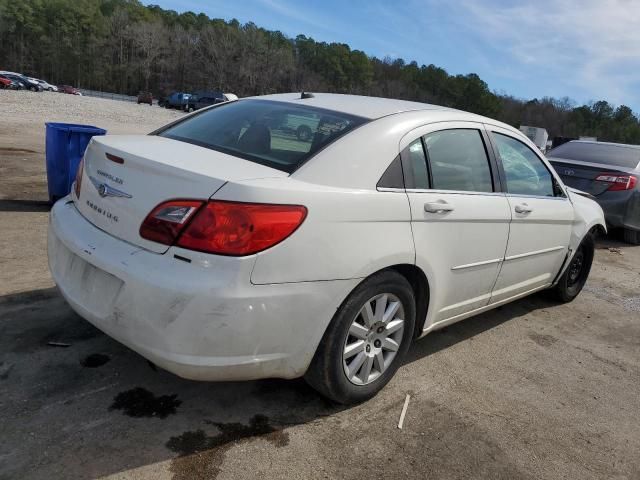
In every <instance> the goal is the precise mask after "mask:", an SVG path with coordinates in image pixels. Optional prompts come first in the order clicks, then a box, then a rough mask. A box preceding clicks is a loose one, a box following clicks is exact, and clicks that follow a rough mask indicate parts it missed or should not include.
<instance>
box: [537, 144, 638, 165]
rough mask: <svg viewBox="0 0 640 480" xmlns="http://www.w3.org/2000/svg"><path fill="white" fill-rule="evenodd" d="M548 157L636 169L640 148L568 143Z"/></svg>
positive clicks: (552, 151) (554, 150) (557, 148)
mask: <svg viewBox="0 0 640 480" xmlns="http://www.w3.org/2000/svg"><path fill="white" fill-rule="evenodd" d="M547 156H548V157H557V158H566V159H567V160H579V161H581V162H589V163H603V164H605V165H613V166H617V167H626V168H636V167H637V166H638V163H640V148H632V147H624V146H619V145H606V144H602V143H580V142H568V143H565V144H562V145H560V146H559V147H556V148H554V149H553V150H551V151H550V152H549V153H547Z"/></svg>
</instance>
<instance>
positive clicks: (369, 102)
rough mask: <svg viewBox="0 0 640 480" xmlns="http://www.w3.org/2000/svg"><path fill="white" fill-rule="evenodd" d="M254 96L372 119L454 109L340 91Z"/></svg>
mask: <svg viewBox="0 0 640 480" xmlns="http://www.w3.org/2000/svg"><path fill="white" fill-rule="evenodd" d="M253 98H259V99H260V100H273V101H278V102H288V103H293V104H297V105H309V106H310V107H317V108H325V109H327V110H333V111H335V112H342V113H347V114H349V115H355V116H358V117H363V118H368V119H370V120H374V119H377V118H381V117H385V116H387V115H392V114H394V113H401V112H409V111H415V110H452V109H449V108H447V107H441V106H439V105H431V104H428V103H420V102H410V101H407V100H395V99H392V98H381V97H367V96H364V95H345V94H339V93H315V92H314V93H313V97H309V98H301V94H300V93H299V92H296V93H278V94H274V95H261V96H259V97H253Z"/></svg>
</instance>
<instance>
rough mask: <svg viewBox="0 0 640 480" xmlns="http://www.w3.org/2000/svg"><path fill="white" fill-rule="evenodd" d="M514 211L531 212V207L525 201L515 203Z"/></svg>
mask: <svg viewBox="0 0 640 480" xmlns="http://www.w3.org/2000/svg"><path fill="white" fill-rule="evenodd" d="M515 211H516V213H531V212H533V208H531V207H530V206H529V205H527V204H526V203H523V204H521V205H516V208H515Z"/></svg>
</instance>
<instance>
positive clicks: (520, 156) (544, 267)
mask: <svg viewBox="0 0 640 480" xmlns="http://www.w3.org/2000/svg"><path fill="white" fill-rule="evenodd" d="M487 129H488V130H489V134H490V136H491V140H492V144H493V147H494V150H495V153H496V156H497V158H498V160H499V166H500V172H501V176H502V178H503V180H504V182H503V183H504V185H505V187H506V191H507V200H508V202H509V207H510V209H511V217H512V220H511V225H510V228H509V244H508V246H507V251H506V254H505V258H504V262H503V264H502V267H501V269H500V275H499V276H498V280H497V282H496V285H495V287H494V290H493V294H492V297H491V302H492V303H494V302H499V301H501V300H505V299H508V298H511V297H515V296H517V295H520V294H525V293H527V292H530V291H532V290H534V289H537V288H540V287H544V286H546V285H550V284H551V283H552V281H553V279H554V277H555V276H556V274H557V273H558V271H559V270H560V267H561V265H562V263H563V261H564V259H565V257H566V255H567V251H568V245H569V239H570V236H571V225H572V223H573V218H574V213H573V206H572V204H571V202H570V201H569V199H568V198H567V197H566V195H565V193H564V191H563V190H562V188H561V187H560V184H559V182H558V181H557V180H556V179H555V177H554V175H553V174H552V171H551V169H550V168H549V167H548V166H547V165H546V164H545V162H544V160H543V159H542V157H541V155H539V154H538V153H537V151H536V150H537V149H535V147H532V145H529V144H527V142H525V140H524V139H523V138H522V137H520V136H519V135H517V134H515V133H513V132H511V131H510V130H507V129H503V128H500V127H494V126H492V125H488V126H487Z"/></svg>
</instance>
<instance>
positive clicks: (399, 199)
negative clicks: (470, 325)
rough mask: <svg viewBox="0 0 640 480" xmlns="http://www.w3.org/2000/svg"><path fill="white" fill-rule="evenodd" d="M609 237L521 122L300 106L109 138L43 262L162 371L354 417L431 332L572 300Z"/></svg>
mask: <svg viewBox="0 0 640 480" xmlns="http://www.w3.org/2000/svg"><path fill="white" fill-rule="evenodd" d="M291 125H296V126H299V125H305V126H306V127H308V128H309V129H310V130H311V132H312V134H311V135H305V136H303V137H300V136H299V135H296V131H295V129H293V128H291ZM604 228H605V222H604V218H603V214H602V210H601V209H600V207H599V206H598V204H597V203H596V202H594V201H592V200H591V199H589V198H587V196H585V195H583V194H581V193H580V192H578V191H575V190H571V189H569V188H567V187H565V186H564V185H563V184H562V182H561V180H560V178H559V177H558V176H557V174H556V173H555V172H554V170H553V168H551V167H550V166H549V163H548V162H547V160H546V159H545V158H544V157H543V156H541V154H540V153H539V151H538V149H537V148H536V147H535V145H533V144H532V143H531V142H530V141H529V140H528V139H527V138H526V137H525V136H524V135H523V134H522V133H520V132H519V131H518V130H515V129H514V128H511V127H510V126H508V125H505V124H502V123H500V122H497V121H495V120H491V119H489V118H485V117H481V116H478V115H473V114H470V113H465V112H461V111H458V110H452V109H448V108H442V107H438V106H433V105H426V104H422V103H414V102H406V101H398V100H390V99H382V98H371V97H361V96H350V95H334V94H315V95H312V94H302V95H300V94H294V93H291V94H280V95H270V96H264V97H256V98H249V99H242V100H237V101H231V102H226V103H222V104H219V105H216V106H213V107H210V108H207V109H203V110H200V111H198V112H196V113H194V114H192V115H188V116H185V117H183V118H181V119H179V120H178V121H176V122H174V123H172V124H170V125H168V126H166V127H164V128H161V129H160V130H158V131H156V132H153V133H152V134H150V135H144V136H139V135H136V136H116V135H113V136H109V135H107V136H102V137H94V139H93V140H92V141H91V143H90V144H89V147H88V148H87V151H86V153H85V156H84V160H83V163H82V164H81V166H80V168H79V170H78V174H77V177H76V182H75V184H74V189H73V192H72V193H71V194H70V195H69V196H68V197H66V198H64V199H62V200H60V201H59V202H58V203H56V205H55V206H54V207H53V210H52V212H51V219H50V228H49V242H48V245H49V246H48V249H49V264H50V268H51V271H52V273H53V277H54V279H55V281H56V283H57V284H58V287H59V288H60V291H61V292H62V294H63V295H64V297H65V298H66V300H67V301H68V302H69V304H70V305H71V306H72V308H73V309H74V310H75V311H76V312H78V313H79V314H80V315H81V316H83V317H84V318H86V319H87V320H88V321H89V322H91V323H93V324H94V325H95V326H97V327H98V328H100V329H101V330H103V331H104V332H106V333H107V334H108V335H110V336H112V337H113V338H115V339H117V340H118V341H120V342H122V343H123V344H125V345H127V346H128V347H130V348H132V349H133V350H135V351H136V352H139V353H140V354H141V355H143V356H144V357H146V358H148V359H149V360H150V361H152V362H154V363H155V364H157V365H159V366H161V367H163V368H165V369H167V370H169V371H171V372H173V373H175V374H177V375H179V376H181V377H185V378H189V379H194V380H250V379H258V378H265V377H280V378H295V377H300V376H304V377H305V378H306V379H307V380H308V382H309V383H310V384H311V385H312V386H313V387H315V388H316V389H317V390H318V391H320V392H321V393H322V394H324V395H326V396H327V397H329V398H331V399H333V400H335V401H338V402H343V403H353V402H358V401H362V400H365V399H368V398H370V397H372V396H373V395H375V393H376V392H377V391H378V390H380V389H381V388H382V387H383V386H384V385H385V384H386V383H387V382H388V381H389V380H390V379H391V377H392V376H393V375H394V373H395V372H396V370H397V369H398V367H399V366H400V365H401V364H402V360H403V357H404V355H405V353H406V352H407V350H408V348H409V346H410V344H411V342H412V341H413V340H414V339H416V338H418V337H422V336H424V335H426V334H428V333H429V332H432V331H434V330H437V329H439V328H442V327H444V326H446V325H449V324H451V323H453V322H457V321H459V320H462V319H464V318H467V317H469V316H472V315H475V314H478V313H480V312H484V311H486V310H489V309H492V308H495V307H497V306H499V305H503V304H505V303H507V302H511V301H513V300H516V299H518V298H522V297H524V296H525V295H529V294H531V293H533V292H536V291H539V290H543V289H553V293H554V294H555V295H556V296H557V297H558V298H559V299H561V300H562V301H571V300H573V298H575V297H576V295H578V293H579V292H580V290H581V289H582V287H583V285H584V283H585V281H586V279H587V276H588V274H589V270H590V267H591V262H592V259H593V253H594V245H593V238H592V234H593V233H594V232H595V231H597V230H599V229H602V230H604Z"/></svg>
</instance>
